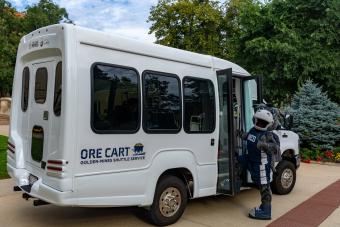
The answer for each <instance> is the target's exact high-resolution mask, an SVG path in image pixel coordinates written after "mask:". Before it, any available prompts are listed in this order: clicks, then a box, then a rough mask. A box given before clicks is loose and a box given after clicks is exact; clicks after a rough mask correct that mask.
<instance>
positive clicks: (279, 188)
mask: <svg viewBox="0 0 340 227" xmlns="http://www.w3.org/2000/svg"><path fill="white" fill-rule="evenodd" d="M273 178H274V179H273V181H272V183H271V188H272V190H273V192H274V193H275V194H278V195H286V194H288V193H290V192H291V191H292V190H293V188H294V185H295V181H296V169H295V166H294V164H293V163H292V162H290V161H287V160H282V161H281V162H279V164H278V165H277V167H276V173H274V176H273Z"/></svg>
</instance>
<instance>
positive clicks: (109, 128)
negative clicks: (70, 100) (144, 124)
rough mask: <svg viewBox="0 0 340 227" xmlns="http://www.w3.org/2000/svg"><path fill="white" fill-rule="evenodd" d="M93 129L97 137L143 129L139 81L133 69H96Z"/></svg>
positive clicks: (109, 66) (98, 65)
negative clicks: (99, 134)
mask: <svg viewBox="0 0 340 227" xmlns="http://www.w3.org/2000/svg"><path fill="white" fill-rule="evenodd" d="M92 73H93V84H92V89H93V97H92V128H93V130H94V131H96V132H97V133H133V132H136V131H137V130H138V128H139V119H140V118H139V112H140V111H139V109H140V107H139V106H140V105H139V79H138V74H137V71H136V70H134V69H131V68H125V67H120V66H119V67H118V66H111V65H105V64H97V65H95V66H94V67H93V72H92Z"/></svg>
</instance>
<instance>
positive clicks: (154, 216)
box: [148, 175, 188, 226]
mask: <svg viewBox="0 0 340 227" xmlns="http://www.w3.org/2000/svg"><path fill="white" fill-rule="evenodd" d="M170 188H175V189H177V191H176V190H172V192H174V191H176V194H177V195H179V196H180V204H179V206H178V208H176V211H175V212H174V213H173V214H172V215H171V216H169V217H167V216H165V215H163V214H162V212H161V211H160V200H161V196H162V194H163V192H164V193H165V194H166V195H167V193H166V191H167V190H169V189H170ZM170 191H171V190H170ZM163 195H164V194H163ZM177 195H176V197H177ZM162 198H164V197H162ZM177 198H178V197H177ZM187 200H188V195H187V191H186V187H185V184H184V183H183V181H182V180H181V179H179V178H178V177H175V176H171V175H166V176H163V177H162V178H161V179H160V180H159V181H158V184H157V187H156V191H155V195H154V198H153V203H152V205H151V207H150V208H149V210H148V216H149V219H150V221H151V222H152V223H153V224H155V225H158V226H166V225H171V224H173V223H175V222H176V221H177V220H178V219H179V218H180V217H181V216H182V214H183V212H184V210H185V207H186V205H187ZM177 202H178V200H177V201H175V202H174V203H177ZM163 213H166V211H164V209H163ZM171 213H172V212H171V211H170V214H171Z"/></svg>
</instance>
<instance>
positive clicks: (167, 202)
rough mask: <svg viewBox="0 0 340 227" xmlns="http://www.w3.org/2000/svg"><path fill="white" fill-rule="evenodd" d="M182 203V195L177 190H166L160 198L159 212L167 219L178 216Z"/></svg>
mask: <svg viewBox="0 0 340 227" xmlns="http://www.w3.org/2000/svg"><path fill="white" fill-rule="evenodd" d="M181 203H182V198H181V193H180V192H179V190H178V189H177V188H174V187H169V188H167V189H165V190H164V191H163V193H162V195H161V197H160V198H159V211H160V212H161V214H162V215H163V216H165V217H171V216H173V215H175V214H176V212H177V211H178V209H179V208H180V206H181Z"/></svg>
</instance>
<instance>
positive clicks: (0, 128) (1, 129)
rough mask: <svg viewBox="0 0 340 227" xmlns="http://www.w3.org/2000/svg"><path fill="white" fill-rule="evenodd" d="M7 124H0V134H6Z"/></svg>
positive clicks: (7, 130)
mask: <svg viewBox="0 0 340 227" xmlns="http://www.w3.org/2000/svg"><path fill="white" fill-rule="evenodd" d="M8 132H9V125H0V135H3V136H8Z"/></svg>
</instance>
